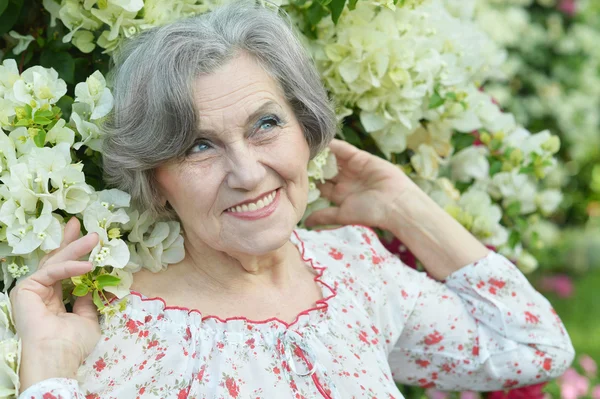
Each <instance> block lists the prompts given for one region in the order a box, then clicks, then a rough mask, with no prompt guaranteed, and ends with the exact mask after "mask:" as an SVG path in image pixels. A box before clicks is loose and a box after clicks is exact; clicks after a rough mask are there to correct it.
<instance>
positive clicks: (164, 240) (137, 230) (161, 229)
mask: <svg viewBox="0 0 600 399" xmlns="http://www.w3.org/2000/svg"><path fill="white" fill-rule="evenodd" d="M180 228H181V226H180V225H179V223H178V222H175V221H169V222H155V221H153V220H152V219H151V218H150V217H149V212H148V211H145V212H142V213H141V214H140V213H139V211H138V210H136V209H134V210H132V211H131V212H130V221H129V223H127V224H126V225H124V229H125V230H130V232H129V235H128V236H127V238H128V241H129V243H130V244H129V250H130V252H131V254H132V255H131V258H130V262H129V264H128V265H127V268H126V269H127V270H129V271H131V272H136V271H139V270H140V269H141V268H142V267H143V268H144V269H148V270H150V271H152V272H159V271H161V270H164V269H165V268H166V267H167V266H168V265H169V264H173V263H177V262H180V261H181V260H183V258H184V257H185V249H184V246H183V237H182V236H181V234H180Z"/></svg>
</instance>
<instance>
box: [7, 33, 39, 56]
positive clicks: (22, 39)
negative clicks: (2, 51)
mask: <svg viewBox="0 0 600 399" xmlns="http://www.w3.org/2000/svg"><path fill="white" fill-rule="evenodd" d="M8 35H9V36H10V37H12V38H15V39H17V40H18V41H19V42H18V43H17V45H16V46H15V47H14V48H13V49H12V51H13V54H15V55H19V54H21V53H22V52H23V51H25V50H27V47H29V44H30V43H31V42H32V41H34V40H35V39H34V37H33V36H31V35H27V36H23V35H21V34H19V33H17V32H15V31H14V30H11V31H10V32H8Z"/></svg>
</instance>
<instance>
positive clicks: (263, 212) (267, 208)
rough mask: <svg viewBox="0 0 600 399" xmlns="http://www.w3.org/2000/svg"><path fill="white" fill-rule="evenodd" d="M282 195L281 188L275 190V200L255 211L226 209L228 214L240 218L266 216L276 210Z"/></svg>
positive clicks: (254, 218) (247, 218)
mask: <svg viewBox="0 0 600 399" xmlns="http://www.w3.org/2000/svg"><path fill="white" fill-rule="evenodd" d="M280 196H281V189H277V190H275V199H273V202H271V203H270V204H269V205H267V206H265V207H262V208H260V209H257V210H255V211H242V212H232V211H225V213H226V214H227V215H230V216H233V217H236V218H238V219H244V220H256V219H262V218H266V217H267V216H269V215H270V214H272V213H273V212H275V210H276V209H277V206H278V205H279V197H280Z"/></svg>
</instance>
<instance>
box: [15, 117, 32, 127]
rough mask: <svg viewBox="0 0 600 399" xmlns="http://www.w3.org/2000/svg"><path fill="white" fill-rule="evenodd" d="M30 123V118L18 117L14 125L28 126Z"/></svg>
mask: <svg viewBox="0 0 600 399" xmlns="http://www.w3.org/2000/svg"><path fill="white" fill-rule="evenodd" d="M30 124H31V119H25V118H24V119H19V120H18V121H17V123H15V126H29V125H30Z"/></svg>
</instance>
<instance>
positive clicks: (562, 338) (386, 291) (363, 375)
mask: <svg viewBox="0 0 600 399" xmlns="http://www.w3.org/2000/svg"><path fill="white" fill-rule="evenodd" d="M290 239H291V241H292V242H293V243H294V244H295V245H296V246H297V248H298V250H299V251H300V252H301V254H302V256H303V259H304V260H305V262H306V264H307V267H311V268H313V269H314V271H315V275H316V276H315V281H316V283H317V284H318V285H319V286H320V288H321V289H322V292H323V299H322V300H320V301H318V302H317V303H316V304H315V306H314V307H313V308H311V309H307V310H305V311H303V312H301V313H300V314H299V315H298V316H297V318H296V320H295V321H294V322H293V323H291V324H287V323H285V322H283V321H281V320H278V319H276V318H272V319H268V320H263V321H253V320H248V319H246V318H243V317H235V318H228V319H226V320H222V319H220V318H218V317H215V316H203V315H202V314H201V312H200V311H198V310H195V309H194V310H189V309H184V308H179V307H169V306H167V304H165V302H164V301H163V300H162V299H160V298H147V297H145V296H144V295H143V294H141V293H137V292H133V291H132V292H131V294H130V295H128V296H126V297H125V298H122V299H120V300H118V301H126V304H124V310H123V311H122V312H121V313H118V314H117V315H116V316H113V317H111V318H105V317H103V318H102V319H101V327H102V338H101V339H100V341H99V343H98V344H97V345H96V347H95V349H94V350H93V352H92V353H91V354H90V355H89V357H88V358H87V360H86V361H85V362H84V363H83V365H82V366H81V367H80V369H79V372H78V375H77V379H64V378H54V379H48V380H45V381H42V382H39V383H37V384H35V385H33V386H31V387H30V388H29V389H27V391H25V392H23V393H22V394H21V395H20V396H19V399H56V398H62V399H72V398H77V399H84V398H85V399H130V398H131V399H138V398H139V399H143V398H165V399H185V398H187V399H192V398H194V399H196V398H198V399H199V398H210V399H221V398H239V399H242V398H243V399H263V398H265V399H267V398H269V399H271V398H278V399H286V398H290V399H291V398H294V399H302V398H305V399H313V398H325V399H350V398H369V399H374V398H378V399H383V398H386V399H391V398H402V397H403V396H402V394H401V393H400V391H399V390H398V388H397V387H396V384H395V383H396V382H398V383H404V384H410V385H420V386H422V387H436V388H438V389H444V390H465V389H472V390H480V391H486V390H496V389H499V388H511V387H515V386H520V385H530V384H534V383H539V382H541V381H544V380H548V379H551V378H555V377H557V376H559V375H560V374H562V372H563V371H564V370H565V369H566V368H567V367H568V366H569V365H570V363H571V361H572V359H573V356H574V350H573V347H572V345H571V341H570V339H569V336H568V335H567V333H566V331H565V329H564V326H563V324H562V322H561V321H560V319H559V317H558V316H557V315H556V312H555V311H554V310H553V309H552V307H551V305H550V304H549V302H548V301H547V300H546V299H545V298H544V297H543V296H542V295H540V294H539V293H538V292H537V291H535V290H534V289H533V288H532V286H531V285H530V284H529V282H528V281H527V279H526V278H525V277H524V276H523V274H522V273H521V272H520V271H519V270H518V269H517V268H516V266H514V265H513V264H512V263H511V262H510V261H508V260H507V259H506V258H505V257H504V256H502V255H500V254H498V253H496V252H493V251H492V252H490V253H489V254H488V255H487V256H486V257H485V258H483V259H481V260H479V261H478V262H475V263H472V264H469V265H466V266H465V267H463V268H462V269H460V270H458V271H456V272H454V273H453V274H451V275H450V276H448V278H447V279H446V280H445V282H443V283H442V282H438V281H436V280H433V279H431V278H429V277H428V276H427V274H426V273H424V272H418V271H416V270H414V269H411V268H409V267H407V266H406V265H404V264H403V263H402V262H401V261H400V260H399V259H398V258H397V257H396V256H395V255H393V254H391V253H390V252H389V251H387V250H386V249H385V248H384V247H383V245H382V244H381V242H380V241H379V239H378V237H377V236H376V234H375V233H374V232H373V231H372V230H370V229H369V228H366V227H363V226H345V227H342V228H338V229H333V230H321V231H308V230H303V229H296V230H295V231H294V233H293V234H292V237H291V238H290Z"/></svg>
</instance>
